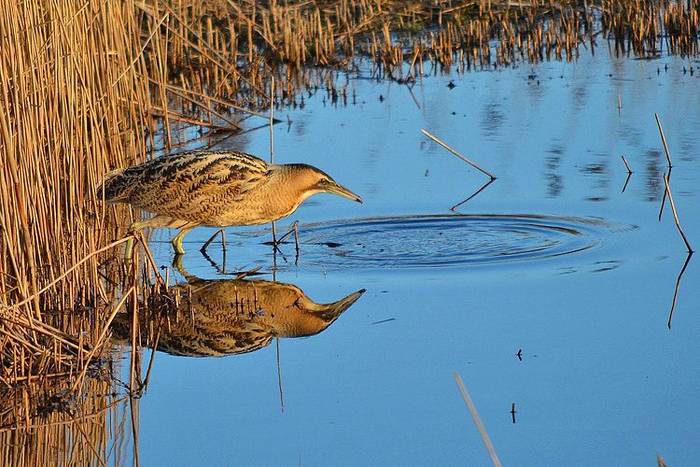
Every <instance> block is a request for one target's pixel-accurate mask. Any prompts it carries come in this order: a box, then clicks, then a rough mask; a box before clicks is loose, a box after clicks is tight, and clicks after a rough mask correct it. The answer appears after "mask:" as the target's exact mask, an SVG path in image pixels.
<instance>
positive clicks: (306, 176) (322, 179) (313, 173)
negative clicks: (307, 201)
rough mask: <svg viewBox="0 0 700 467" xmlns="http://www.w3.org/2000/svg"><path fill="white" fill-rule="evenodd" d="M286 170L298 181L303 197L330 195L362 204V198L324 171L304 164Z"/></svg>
mask: <svg viewBox="0 0 700 467" xmlns="http://www.w3.org/2000/svg"><path fill="white" fill-rule="evenodd" d="M288 168H289V169H290V170H291V171H292V172H293V176H294V179H295V180H298V181H299V183H300V185H301V187H302V190H303V192H304V195H305V196H304V197H305V198H306V197H309V196H311V195H313V194H315V193H332V194H335V195H338V196H342V197H343V198H347V199H349V200H352V201H357V202H358V203H362V198H360V196H359V195H357V194H355V193H353V192H352V191H350V190H349V189H347V188H345V187H344V186H343V185H341V184H340V183H338V182H336V181H335V180H333V178H332V177H331V176H330V175H328V174H327V173H325V172H324V171H322V170H320V169H317V168H316V167H313V166H311V165H306V164H290V165H289V166H288Z"/></svg>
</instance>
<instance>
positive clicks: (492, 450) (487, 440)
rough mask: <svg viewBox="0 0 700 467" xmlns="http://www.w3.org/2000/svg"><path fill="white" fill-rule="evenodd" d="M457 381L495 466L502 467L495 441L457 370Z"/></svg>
mask: <svg viewBox="0 0 700 467" xmlns="http://www.w3.org/2000/svg"><path fill="white" fill-rule="evenodd" d="M454 377H455V381H456V382H457V386H458V387H459V392H461V393H462V398H463V399H464V403H465V404H467V408H468V409H469V413H471V415H472V419H474V425H476V428H477V429H478V430H479V434H480V435H481V440H482V441H483V442H484V445H485V446H486V449H487V450H488V452H489V456H490V457H491V462H493V465H494V467H501V465H502V464H501V461H500V459H499V458H498V454H496V449H495V448H494V447H493V443H492V442H491V438H489V434H488V433H487V432H486V427H485V426H484V423H483V422H482V421H481V417H479V412H477V411H476V406H475V405H474V402H473V401H472V398H471V397H470V396H469V391H467V388H466V386H464V382H463V381H462V377H461V376H459V373H457V372H455V373H454Z"/></svg>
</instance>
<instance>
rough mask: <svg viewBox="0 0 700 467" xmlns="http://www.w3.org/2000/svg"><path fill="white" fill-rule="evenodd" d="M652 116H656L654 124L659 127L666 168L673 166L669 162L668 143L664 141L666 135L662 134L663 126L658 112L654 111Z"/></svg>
mask: <svg viewBox="0 0 700 467" xmlns="http://www.w3.org/2000/svg"><path fill="white" fill-rule="evenodd" d="M654 118H656V126H657V127H659V134H660V135H661V143H663V145H664V152H665V153H666V161H667V162H668V168H669V169H670V168H671V167H673V162H671V152H670V151H669V150H668V143H667V142H666V135H665V134H664V128H663V127H662V126H661V119H659V114H657V113H655V114H654Z"/></svg>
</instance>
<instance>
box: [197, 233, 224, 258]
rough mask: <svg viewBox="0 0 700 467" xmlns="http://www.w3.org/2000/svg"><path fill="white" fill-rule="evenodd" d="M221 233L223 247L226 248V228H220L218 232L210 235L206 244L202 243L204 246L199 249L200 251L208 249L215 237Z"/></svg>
mask: <svg viewBox="0 0 700 467" xmlns="http://www.w3.org/2000/svg"><path fill="white" fill-rule="evenodd" d="M218 235H221V247H222V248H223V249H224V250H225V249H226V237H225V234H224V229H219V230H217V231H216V232H214V235H212V236H211V237H209V240H207V241H206V242H204V245H202V248H200V249H199V251H202V252H204V251H207V248H209V245H211V242H213V241H214V239H215V238H216V237H217V236H218Z"/></svg>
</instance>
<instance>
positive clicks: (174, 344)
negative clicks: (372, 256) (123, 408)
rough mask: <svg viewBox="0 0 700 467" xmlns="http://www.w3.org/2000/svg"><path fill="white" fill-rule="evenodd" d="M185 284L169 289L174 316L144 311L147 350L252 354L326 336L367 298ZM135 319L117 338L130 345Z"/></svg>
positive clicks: (191, 279)
mask: <svg viewBox="0 0 700 467" xmlns="http://www.w3.org/2000/svg"><path fill="white" fill-rule="evenodd" d="M181 272H182V273H183V275H184V276H185V277H186V279H187V283H186V284H180V285H176V286H174V287H172V288H171V289H170V292H171V295H172V296H174V297H179V298H177V300H176V305H175V307H174V311H172V310H171V311H168V312H163V311H161V310H152V309H149V308H147V307H142V308H141V309H140V311H139V314H140V316H139V319H138V322H139V323H140V325H139V326H140V332H141V335H142V336H144V338H145V342H146V346H147V347H151V348H153V349H155V350H160V351H162V352H166V353H168V354H171V355H178V356H186V357H220V356H224V355H232V354H241V353H247V352H253V351H255V350H259V349H261V348H263V347H266V346H267V345H269V344H270V342H271V341H272V339H273V338H275V337H307V336H313V335H315V334H318V333H320V332H321V331H323V330H325V329H326V328H327V327H328V326H330V325H331V324H332V323H333V322H335V320H337V319H338V318H339V317H340V315H341V314H343V312H345V311H346V310H347V309H348V308H350V306H352V305H353V304H354V303H355V302H356V301H357V300H358V299H359V298H360V297H361V296H362V294H363V293H364V292H365V290H364V289H361V290H358V291H357V292H354V293H351V294H350V295H348V296H346V297H345V298H342V299H340V300H338V301H336V302H333V303H327V304H319V303H316V302H314V301H313V300H311V299H310V298H309V297H308V296H306V294H305V293H304V292H303V291H302V290H301V289H299V288H298V287H296V286H294V285H291V284H284V283H281V282H273V281H266V280H244V279H230V280H207V279H200V278H198V277H195V276H191V275H189V274H187V273H186V272H184V271H182V270H181ZM131 325H132V317H131V316H129V314H128V313H124V314H122V315H121V316H118V317H117V318H116V319H115V321H114V324H113V336H114V338H115V339H116V340H120V341H124V342H126V341H127V340H128V339H129V336H130V335H131V334H130V329H131V328H130V327H131Z"/></svg>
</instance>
